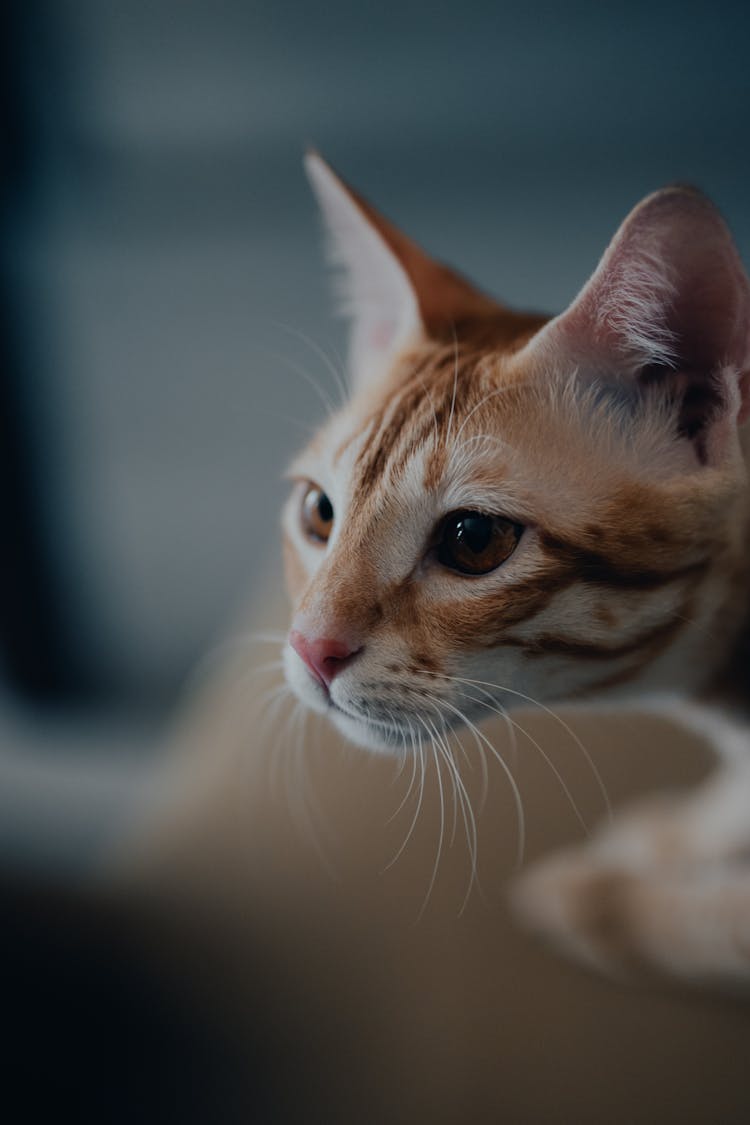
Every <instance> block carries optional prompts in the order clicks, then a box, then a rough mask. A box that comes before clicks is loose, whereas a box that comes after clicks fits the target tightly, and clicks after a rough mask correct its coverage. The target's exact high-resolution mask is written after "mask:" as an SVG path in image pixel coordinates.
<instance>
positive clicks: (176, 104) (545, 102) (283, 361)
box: [0, 0, 750, 703]
mask: <svg viewBox="0 0 750 1125" xmlns="http://www.w3.org/2000/svg"><path fill="white" fill-rule="evenodd" d="M6 18H7V19H8V20H9V21H10V23H9V25H8V35H7V36H6V50H7V52H8V58H9V59H10V61H11V63H12V74H13V81H12V83H10V87H9V90H8V92H7V94H6V100H8V106H6V109H7V110H8V113H9V115H10V117H11V118H12V121H13V123H14V126H15V128H16V130H17V132H18V133H19V135H20V136H21V142H19V144H20V148H21V149H22V150H23V159H22V160H21V161H20V165H21V167H22V172H23V174H22V175H20V176H19V177H18V178H17V180H16V181H15V188H13V185H11V187H12V190H10V191H9V193H8V195H7V198H6V200H5V204H4V209H5V214H4V222H3V232H4V252H3V278H4V292H5V301H6V316H5V324H6V329H5V332H6V335H7V336H8V339H9V340H10V342H11V344H12V348H11V349H10V354H12V355H13V356H14V357H15V360H16V361H17V362H15V363H14V364H11V365H10V366H9V367H8V368H7V369H6V370H4V371H3V372H2V375H1V376H0V377H2V378H3V379H4V380H5V381H6V382H7V381H8V380H15V383H14V398H13V401H14V402H15V404H16V410H17V417H16V422H17V423H18V425H19V426H20V427H21V429H22V431H23V433H22V437H23V448H24V457H25V460H24V465H25V466H26V469H27V470H28V471H29V472H31V474H32V481H33V488H31V489H30V490H29V495H30V497H31V501H30V502H31V503H33V505H34V507H35V512H36V516H35V519H36V524H35V526H36V527H37V533H36V538H35V544H36V546H35V549H38V551H40V552H41V553H42V555H43V556H44V557H43V565H42V566H41V567H40V572H39V573H40V576H41V577H40V579H39V582H43V583H44V584H45V592H46V596H47V597H48V599H49V605H50V611H49V613H46V612H45V615H44V621H45V622H47V624H49V623H50V622H51V621H53V618H54V622H55V624H54V628H55V630H56V637H57V641H58V642H59V645H60V656H59V661H60V663H61V665H64V666H65V667H67V668H68V669H69V670H70V669H72V670H73V674H72V676H71V682H73V681H74V682H76V683H78V685H79V686H80V687H82V688H83V689H84V690H93V689H94V688H100V689H104V690H105V691H106V692H107V693H108V695H109V697H110V698H115V699H129V700H130V701H131V702H133V703H145V702H147V701H148V702H152V703H153V702H154V701H161V702H166V701H168V700H169V699H170V698H171V696H172V694H173V692H174V690H175V688H176V687H177V685H178V684H179V682H180V680H181V679H182V677H183V676H184V674H185V673H186V671H187V670H188V669H189V668H190V666H191V665H192V664H193V663H194V661H195V660H196V658H197V657H198V656H199V655H200V654H201V653H202V651H204V649H205V648H206V646H207V645H209V644H210V643H211V640H212V638H213V637H214V635H215V634H216V633H217V631H218V630H219V628H220V626H221V625H222V624H223V622H224V621H225V620H226V619H227V618H228V617H229V616H230V615H231V613H232V609H233V607H234V606H235V604H236V603H237V602H238V600H239V599H240V597H241V596H243V595H244V594H245V592H246V591H247V589H248V588H249V589H250V590H252V589H253V584H254V582H255V581H256V579H257V578H258V576H259V575H260V574H261V572H262V569H263V567H264V566H265V565H274V562H275V558H276V552H277V530H276V528H277V509H278V505H279V502H280V499H281V498H282V496H283V493H284V489H283V486H282V485H281V483H280V475H281V472H282V470H283V467H284V464H285V461H286V459H287V457H288V456H289V454H290V452H291V451H292V449H293V448H294V446H295V445H296V444H297V443H298V442H299V441H300V440H301V439H302V438H303V437H304V429H305V426H306V425H307V424H309V423H310V422H312V421H314V420H315V419H316V418H318V417H320V416H321V414H322V408H321V405H320V402H319V400H318V398H317V396H316V393H315V391H314V390H313V389H312V388H311V387H310V385H309V384H308V382H307V378H306V376H305V375H303V374H300V371H299V369H300V368H301V369H302V370H303V371H304V372H308V373H309V374H310V375H312V376H313V378H314V379H315V380H318V381H319V382H320V383H321V384H322V386H323V388H324V391H325V393H332V389H333V380H332V378H331V376H330V373H329V372H328V370H327V367H326V363H325V362H324V361H323V360H322V359H321V358H320V356H319V355H318V354H317V346H321V347H322V348H323V349H324V350H325V352H326V353H327V354H330V355H331V356H332V357H333V353H334V350H341V349H342V347H343V334H342V331H341V329H340V327H337V326H335V325H334V324H333V323H332V321H331V320H330V319H329V316H328V308H329V302H328V293H327V286H326V279H325V276H324V271H323V268H322V257H321V255H320V253H319V242H320V239H319V230H318V226H317V222H316V218H315V216H314V211H313V207H312V203H311V201H310V199H309V198H308V193H307V189H306V186H305V183H304V181H303V177H302V173H301V167H300V155H301V152H302V149H303V147H304V145H305V143H307V142H309V141H313V142H314V143H316V144H317V145H318V146H319V147H320V148H321V149H322V151H323V152H324V153H325V154H326V155H327V156H329V157H330V159H331V160H332V161H333V163H334V164H336V165H337V166H338V167H339V168H340V170H341V171H342V172H343V173H344V174H345V175H346V176H347V177H348V178H350V179H351V180H352V181H353V182H354V183H355V184H356V185H357V186H359V187H361V188H362V189H363V190H364V191H365V192H366V193H367V194H369V195H370V196H371V197H372V198H373V200H374V201H375V202H377V203H378V204H379V205H380V206H381V207H382V208H383V209H384V210H385V211H386V212H387V213H389V214H391V215H392V216H393V217H394V218H395V219H396V220H397V221H398V222H400V223H401V224H402V225H404V226H405V227H406V228H407V229H408V230H409V231H410V232H411V233H412V234H413V235H414V236H415V237H416V238H417V239H419V240H420V241H422V242H423V243H424V244H425V245H426V246H427V247H428V248H429V249H430V250H431V251H433V252H434V253H436V254H437V255H439V256H442V257H444V258H446V259H448V260H450V261H452V262H455V263H456V264H457V265H459V266H460V267H461V268H462V269H463V270H464V271H465V272H467V273H469V274H470V275H472V276H473V277H475V278H476V279H477V280H478V281H479V282H481V283H483V284H484V285H485V286H486V287H488V288H490V289H492V290H493V291H495V292H497V293H498V294H500V295H502V296H503V297H505V298H507V300H508V301H510V302H512V303H516V304H518V305H521V306H537V307H541V308H543V309H550V310H556V309H558V308H560V307H561V306H562V305H563V304H564V303H565V302H566V301H567V300H569V299H570V298H571V297H572V296H573V294H574V293H575V291H576V288H577V287H578V286H579V285H580V284H581V283H582V282H583V281H584V280H585V278H586V276H587V274H588V272H589V271H590V270H591V269H592V268H593V266H594V264H595V262H596V259H597V257H598V255H599V253H600V252H601V250H602V248H603V246H604V245H605V243H606V240H607V239H608V237H609V236H610V235H611V233H612V232H613V230H614V228H615V226H616V224H617V223H618V222H619V221H620V219H621V218H622V217H623V215H624V214H625V213H626V211H627V210H628V208H629V207H630V206H631V205H632V204H633V203H634V202H636V201H637V199H638V198H639V197H640V196H641V195H642V194H644V193H645V192H647V191H649V190H650V189H653V188H655V187H657V186H659V185H661V184H663V183H665V182H669V181H674V180H691V181H694V182H696V183H698V184H699V185H700V186H702V187H703V188H705V189H706V190H707V191H708V192H709V193H710V194H711V195H712V196H713V197H714V198H715V199H716V200H717V202H718V203H719V204H720V205H721V206H722V208H723V209H724V211H725V213H726V214H727V216H728V218H729V221H730V223H731V225H732V226H733V228H734V230H735V233H736V235H737V237H738V240H739V243H740V247H741V249H742V250H743V252H744V253H745V257H746V259H747V258H748V257H750V209H749V208H748V206H747V204H746V200H745V194H746V191H745V181H746V178H747V177H746V173H747V171H748V165H749V163H750V157H749V156H748V154H747V146H746V145H745V136H746V123H747V115H748V109H749V108H750V96H749V95H750V90H749V79H748V70H747V66H746V58H745V54H746V41H747V31H748V27H749V26H750V23H749V22H748V18H747V16H746V15H745V12H744V9H743V6H742V5H739V4H731V3H716V4H713V5H706V4H695V3H689V2H687V3H685V2H683V3H680V4H677V3H664V4H653V3H650V4H646V3H629V4H627V5H619V6H618V5H597V4H593V3H576V2H572V3H566V4H564V5H562V4H553V3H541V4H535V5H527V4H522V3H520V2H513V3H497V2H494V0H492V2H490V0H488V2H474V3H470V4H468V5H466V4H464V5H459V4H456V3H455V2H453V3H434V2H433V3H430V4H428V3H426V2H423V0H404V2H402V3H400V4H399V5H393V6H383V8H382V9H381V10H376V9H375V8H372V9H369V8H362V7H361V6H358V5H354V4H351V3H346V4H345V3H343V2H341V0H328V2H327V3H325V4H322V3H316V2H312V3H309V4H304V5H301V4H278V3H268V2H266V3H248V2H247V0H242V2H239V0H223V2H218V0H213V2H211V3H209V2H208V0H200V2H196V0H171V2H170V0H148V2H146V0H129V2H128V3H114V2H111V0H57V2H56V3H48V2H45V0H26V2H25V3H23V4H21V3H20V2H18V3H13V4H11V5H10V6H9V8H8V15H7V17H6ZM299 333H301V334H302V336H309V337H310V339H311V340H312V343H306V342H305V341H304V340H303V339H302V338H300V335H298V334H299ZM6 342H7V341H6ZM333 362H334V363H336V362H338V361H337V360H336V359H335V358H334V359H333ZM19 404H20V405H19ZM11 515H12V513H11ZM9 519H10V516H8V517H7V518H6V520H5V523H6V528H5V534H6V536H13V535H14V534H15V531H14V527H13V526H10V525H9V522H8V521H9ZM22 569H23V572H24V574H26V575H28V568H27V567H25V566H24V567H23V568H22ZM11 581H12V579H7V580H6V582H5V586H6V599H9V600H10V601H12V600H13V598H14V597H15V595H14V593H13V591H12V590H10V591H9V589H8V584H9V582H11ZM25 596H26V597H27V598H28V599H29V605H31V604H32V603H33V604H35V605H38V604H39V602H38V600H36V601H35V600H34V599H35V598H36V599H38V597H39V596H40V587H39V586H37V588H36V594H35V593H34V590H33V589H32V590H30V591H28V590H27V592H26V595H25ZM49 642H50V638H49V637H48V638H47V639H46V641H45V642H44V643H45V644H47V643H49ZM41 647H42V648H44V645H42V646H41ZM45 651H46V650H45ZM5 663H6V667H8V668H11V667H12V664H13V661H12V653H10V654H9V652H8V638H7V636H6V654H5Z"/></svg>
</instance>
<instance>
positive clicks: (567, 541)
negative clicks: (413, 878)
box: [284, 154, 750, 982]
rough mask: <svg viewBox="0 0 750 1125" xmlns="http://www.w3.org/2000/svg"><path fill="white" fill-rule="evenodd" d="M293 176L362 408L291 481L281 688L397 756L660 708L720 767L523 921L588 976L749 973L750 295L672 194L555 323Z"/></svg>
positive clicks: (738, 272) (526, 894) (722, 230)
mask: <svg viewBox="0 0 750 1125" xmlns="http://www.w3.org/2000/svg"><path fill="white" fill-rule="evenodd" d="M307 169H308V173H309V176H310V179H311V182H312V185H313V188H314V190H315V193H316V195H317V197H318V200H319V202H320V205H321V208H322V211H323V215H324V218H325V220H326V224H327V227H328V230H329V232H330V236H331V246H332V251H333V255H334V259H335V261H336V263H337V264H338V265H340V266H342V267H343V273H344V276H343V282H344V286H343V295H344V299H345V309H346V312H347V313H348V314H349V315H350V316H351V318H352V333H351V350H350V368H351V389H352V395H351V398H350V401H349V402H348V404H347V405H346V406H345V407H344V408H343V409H342V410H341V411H340V412H339V413H338V414H336V415H335V416H334V417H333V418H332V419H331V420H330V421H329V422H328V423H327V424H326V425H325V426H324V428H323V429H322V430H321V431H320V432H319V433H318V434H317V436H316V437H315V439H314V440H313V442H312V443H311V444H310V445H309V446H308V448H307V449H306V450H305V451H304V452H303V453H302V454H301V455H300V456H299V457H298V458H297V459H296V461H295V462H294V464H293V466H292V469H291V471H290V476H291V478H292V479H293V480H294V482H295V484H294V488H293V491H292V495H291V497H290V500H289V502H288V504H287V507H286V509H285V514H284V532H285V562H286V572H287V579H288V585H289V589H290V592H291V595H292V598H293V602H294V605H295V610H294V617H293V620H292V623H291V629H290V632H289V637H288V642H287V644H286V645H285V649H284V661H285V668H286V675H287V679H288V682H289V684H290V685H291V687H292V689H293V690H294V691H295V692H296V694H297V695H298V696H299V698H300V699H301V700H302V701H303V702H304V703H306V704H307V705H308V706H309V707H310V708H312V709H314V710H316V711H318V712H324V713H325V714H326V715H328V716H329V717H330V719H331V721H332V722H333V723H334V724H335V725H336V726H337V727H338V728H339V729H340V730H341V731H342V732H343V733H344V734H345V735H346V736H347V737H348V738H349V739H350V740H352V741H354V742H355V743H357V744H359V745H362V746H364V747H367V748H369V749H371V750H376V751H382V752H389V751H390V752H399V753H406V754H417V753H420V752H421V748H422V746H423V745H424V744H425V743H432V742H436V743H439V744H440V745H442V746H444V747H445V749H446V750H447V748H448V747H447V741H446V740H447V739H448V738H449V737H450V732H451V731H452V730H453V729H455V728H459V727H462V726H463V727H467V728H468V729H469V731H470V732H471V733H472V735H473V737H475V739H476V740H477V741H478V742H481V739H482V738H483V735H482V731H481V729H480V728H479V727H478V725H477V724H479V723H480V722H481V720H482V719H483V718H484V717H487V716H489V715H492V714H497V713H498V712H508V711H511V710H512V709H514V708H516V707H520V706H524V705H527V704H529V703H530V702H533V703H537V704H540V705H542V706H546V705H549V704H553V705H554V706H556V707H557V706H559V704H561V703H570V704H574V705H575V706H577V707H578V706H586V705H588V704H599V703H600V702H607V703H611V702H622V703H624V704H627V705H635V706H638V707H645V708H649V709H653V708H659V707H665V706H666V707H668V708H669V711H670V714H671V716H672V717H673V718H676V719H678V720H680V721H683V722H684V723H685V724H687V725H688V726H690V727H692V728H693V729H696V730H699V731H700V732H701V733H702V734H704V735H707V736H708V737H710V739H711V741H712V743H713V745H714V746H715V748H716V752H717V759H718V763H719V764H718V767H717V770H716V772H715V774H714V776H713V778H712V779H711V780H710V781H709V782H708V783H707V784H706V785H705V786H704V787H703V788H702V789H701V790H699V791H698V792H696V793H694V794H693V795H691V796H690V797H688V798H679V799H678V798H675V799H674V800H669V801H667V800H665V799H659V800H658V801H652V802H650V803H647V804H646V805H644V806H641V807H637V808H635V809H634V810H633V811H632V812H631V813H630V814H628V815H625V816H623V817H621V818H620V819H618V820H616V821H615V823H614V824H613V825H609V826H607V827H606V828H603V829H601V830H600V832H599V833H598V835H596V836H595V837H594V838H593V839H592V840H590V841H589V842H588V843H587V844H586V845H585V846H582V847H579V848H577V849H575V850H571V851H569V852H568V853H566V854H563V855H559V856H556V857H553V858H552V859H550V860H547V861H545V862H542V863H541V864H539V865H538V866H537V867H536V868H535V869H533V870H532V871H531V872H530V873H528V874H526V875H525V876H524V877H523V878H522V879H521V880H520V882H519V884H518V886H517V890H516V893H515V903H516V906H517V909H518V912H519V913H520V915H521V916H522V917H523V918H524V919H525V921H526V922H527V923H528V924H530V925H531V926H532V927H533V928H535V929H536V930H537V931H539V932H540V933H542V934H543V935H545V936H548V937H550V938H552V939H553V940H555V941H556V942H557V943H558V944H560V945H561V946H563V947H564V948H565V949H567V950H568V951H569V952H571V953H572V954H574V955H576V956H578V957H579V958H582V959H584V960H585V961H587V962H588V963H591V964H593V965H596V966H597V967H599V968H603V969H606V970H608V971H614V972H616V971H617V970H618V969H620V968H622V967H627V968H630V967H632V966H633V965H637V966H644V967H648V968H651V969H656V970H659V971H665V972H668V973H671V974H673V975H677V976H681V977H684V978H691V979H693V978H695V979H698V978H703V979H710V980H716V981H736V980H744V981H749V982H750V725H748V722H749V720H748V704H749V703H750V693H749V692H748V655H749V654H750V630H749V628H748V595H749V594H750V583H749V582H748V564H747V555H748V537H749V535H750V490H749V489H748V480H747V470H746V464H745V458H744V456H743V450H742V445H741V426H742V423H743V422H744V421H745V420H746V418H747V416H748V414H750V283H749V282H748V278H747V276H746V274H745V271H744V269H743V267H742V263H741V261H740V259H739V256H738V253H737V251H736V248H735V246H734V243H733V241H732V238H731V235H730V233H729V231H728V230H727V227H726V225H725V224H724V222H723V220H722V219H721V217H720V215H719V214H718V212H717V211H716V209H715V208H714V207H713V205H712V204H711V203H710V202H709V201H708V200H707V199H706V198H705V197H704V196H702V195H701V194H700V193H699V192H697V191H695V190H693V189H691V188H686V187H670V188H666V189H664V190H663V191H660V192H657V193H656V194H654V195H651V196H649V197H648V198H647V199H645V200H644V201H643V202H642V203H641V204H639V205H638V206H637V207H636V208H635V210H634V211H633V212H632V213H631V214H630V215H629V216H628V218H627V219H626V220H625V222H624V223H623V224H622V226H621V227H620V229H619V231H618V232H617V234H616V235H615V237H614V239H613V240H612V242H611V244H610V246H609V247H608V249H607V250H606V252H605V254H604V256H603V258H602V260H601V262H600V264H599V266H598V267H597V269H596V270H595V272H594V274H593V275H592V277H591V279H590V280H589V281H588V283H587V284H586V285H585V286H584V288H583V290H582V291H581V293H580V294H579V296H578V297H577V298H576V299H575V300H574V301H573V303H572V305H571V306H570V307H569V308H568V309H567V310H566V311H565V312H564V313H562V314H561V315H559V316H557V317H553V318H548V317H546V316H540V315H532V314H527V313H519V312H515V311H512V310H510V309H508V308H506V307H504V306H503V305H501V304H499V303H498V302H496V301H495V300H493V299H491V298H490V297H487V296H485V295H484V294H482V293H480V292H479V291H477V290H476V289H475V288H474V287H473V286H472V285H471V284H469V283H468V282H467V281H465V280H464V279H463V278H461V277H460V276H459V275H458V274H456V273H454V272H453V271H451V270H449V269H447V268H446V267H444V266H442V265H440V264H438V263H436V262H434V261H433V260H432V259H430V258H429V257H428V256H427V255H426V254H425V253H424V252H423V251H422V250H421V249H419V248H418V247H417V246H416V245H415V244H414V243H413V242H412V241H410V240H409V239H408V238H407V237H406V236H404V235H403V234H401V233H400V232H399V231H398V230H397V229H396V228H395V227H394V226H393V225H392V224H391V223H390V222H388V221H387V220H386V219H384V218H383V217H382V216H380V215H378V214H377V213H376V212H375V211H374V210H373V208H372V207H371V206H370V205H369V204H368V203H366V202H365V201H364V200H363V199H362V198H361V197H360V196H358V195H357V194H355V193H354V192H353V191H352V190H351V189H350V188H348V187H347V186H346V185H345V184H344V183H343V182H342V181H341V180H340V179H339V178H338V176H336V175H335V174H334V172H333V171H332V170H331V169H330V168H329V167H328V166H327V165H326V164H325V163H324V162H323V161H322V160H321V158H320V157H319V156H317V155H316V154H310V155H309V156H308V158H307ZM654 753H658V748H657V747H655V748H654Z"/></svg>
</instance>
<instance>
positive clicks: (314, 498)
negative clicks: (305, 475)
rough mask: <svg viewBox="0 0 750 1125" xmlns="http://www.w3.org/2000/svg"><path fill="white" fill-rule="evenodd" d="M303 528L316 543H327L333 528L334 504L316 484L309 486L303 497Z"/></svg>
mask: <svg viewBox="0 0 750 1125" xmlns="http://www.w3.org/2000/svg"><path fill="white" fill-rule="evenodd" d="M300 518H301V523H302V530H303V531H304V533H305V535H306V536H307V538H308V539H312V540H313V541H314V542H315V543H327V542H328V539H329V536H330V534H331V530H332V529H333V504H332V503H331V501H330V500H329V499H328V497H327V496H326V494H325V492H323V490H322V488H318V486H317V485H316V484H311V485H309V486H308V488H307V491H306V492H305V495H304V497H303V499H302V512H301V517H300Z"/></svg>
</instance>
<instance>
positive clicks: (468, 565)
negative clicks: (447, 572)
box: [437, 512, 523, 574]
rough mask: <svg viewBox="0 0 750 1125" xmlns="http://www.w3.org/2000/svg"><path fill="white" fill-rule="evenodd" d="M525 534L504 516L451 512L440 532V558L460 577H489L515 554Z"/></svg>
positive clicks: (444, 564) (438, 545) (438, 552)
mask: <svg viewBox="0 0 750 1125" xmlns="http://www.w3.org/2000/svg"><path fill="white" fill-rule="evenodd" d="M522 531H523V527H522V526H521V524H518V523H513V521H512V520H508V519H505V517H504V516H486V515H484V514H483V513H482V512H451V514H450V515H449V516H446V518H445V520H444V521H443V524H442V527H441V529H440V538H439V541H438V544H437V557H438V560H439V561H440V562H441V563H442V564H443V566H447V567H450V569H451V570H457V571H458V572H459V574H489V572H490V571H491V570H495V569H496V568H497V567H498V566H500V564H501V563H504V562H505V560H506V559H507V558H509V557H510V555H512V554H513V552H514V550H515V549H516V544H517V543H518V540H519V539H520V538H521V532H522Z"/></svg>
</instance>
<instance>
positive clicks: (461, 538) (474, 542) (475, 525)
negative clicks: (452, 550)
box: [456, 516, 492, 555]
mask: <svg viewBox="0 0 750 1125" xmlns="http://www.w3.org/2000/svg"><path fill="white" fill-rule="evenodd" d="M491 538H492V520H491V519H490V517H489V516H464V517H463V519H461V520H460V521H459V523H458V524H457V525H456V541H457V542H459V543H461V545H462V546H464V547H466V548H467V549H468V550H469V551H471V552H472V553H473V554H475V555H478V554H481V552H482V551H484V550H486V548H487V546H488V545H489V542H490V539H491Z"/></svg>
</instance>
